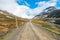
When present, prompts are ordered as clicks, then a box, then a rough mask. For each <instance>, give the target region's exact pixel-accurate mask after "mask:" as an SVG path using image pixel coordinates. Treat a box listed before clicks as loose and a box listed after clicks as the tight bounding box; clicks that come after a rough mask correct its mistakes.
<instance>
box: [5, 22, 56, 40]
mask: <svg viewBox="0 0 60 40" xmlns="http://www.w3.org/2000/svg"><path fill="white" fill-rule="evenodd" d="M5 40H57V39H56V38H55V37H54V36H53V35H52V34H51V33H50V32H47V31H46V30H43V29H42V28H40V27H37V26H35V25H34V24H32V23H31V22H28V23H26V24H25V25H23V26H22V27H20V28H18V29H17V30H16V31H14V32H13V33H10V34H9V35H7V36H6V37H5Z"/></svg>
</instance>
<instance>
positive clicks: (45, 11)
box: [34, 6, 57, 19]
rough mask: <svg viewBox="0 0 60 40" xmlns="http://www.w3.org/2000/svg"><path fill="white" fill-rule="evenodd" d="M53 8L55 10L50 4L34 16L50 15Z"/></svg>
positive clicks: (39, 17) (44, 16)
mask: <svg viewBox="0 0 60 40" xmlns="http://www.w3.org/2000/svg"><path fill="white" fill-rule="evenodd" d="M54 10H57V9H56V8H55V7H54V6H50V7H48V8H46V9H44V10H43V12H41V13H40V14H38V15H36V16H35V17H34V18H38V19H41V18H46V17H48V16H49V15H50V13H51V12H53V11H54Z"/></svg>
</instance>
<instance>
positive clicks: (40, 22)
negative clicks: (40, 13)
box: [32, 19, 60, 35]
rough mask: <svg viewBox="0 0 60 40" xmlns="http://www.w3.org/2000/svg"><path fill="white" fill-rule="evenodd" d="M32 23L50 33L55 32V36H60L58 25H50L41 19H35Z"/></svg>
mask: <svg viewBox="0 0 60 40" xmlns="http://www.w3.org/2000/svg"><path fill="white" fill-rule="evenodd" d="M32 22H33V23H35V24H37V25H38V26H40V27H41V28H44V29H46V30H48V31H49V32H53V33H55V34H58V35H60V27H59V26H58V25H56V24H53V23H50V22H47V21H43V20H40V19H33V20H32Z"/></svg>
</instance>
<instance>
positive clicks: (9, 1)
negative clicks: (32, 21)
mask: <svg viewBox="0 0 60 40" xmlns="http://www.w3.org/2000/svg"><path fill="white" fill-rule="evenodd" d="M20 1H23V0H20ZM56 3H57V0H50V1H48V2H46V1H42V2H37V3H35V4H37V5H38V7H36V8H35V9H31V8H29V7H30V5H29V4H28V3H27V2H26V1H24V4H25V5H18V4H17V3H16V0H0V9H2V10H6V11H8V12H10V13H12V14H14V15H16V16H18V17H23V18H32V17H34V16H35V15H37V14H39V13H40V12H42V11H43V10H44V9H45V8H47V7H49V6H56Z"/></svg>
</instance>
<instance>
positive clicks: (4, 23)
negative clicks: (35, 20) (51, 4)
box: [0, 10, 28, 40]
mask: <svg viewBox="0 0 60 40" xmlns="http://www.w3.org/2000/svg"><path fill="white" fill-rule="evenodd" d="M26 22H28V19H24V18H20V17H17V16H15V15H13V14H10V13H8V12H5V11H2V10H0V40H4V36H5V35H6V34H8V33H9V32H11V31H13V30H14V29H16V28H19V27H20V26H22V25H24V24H25V23H26Z"/></svg>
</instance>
